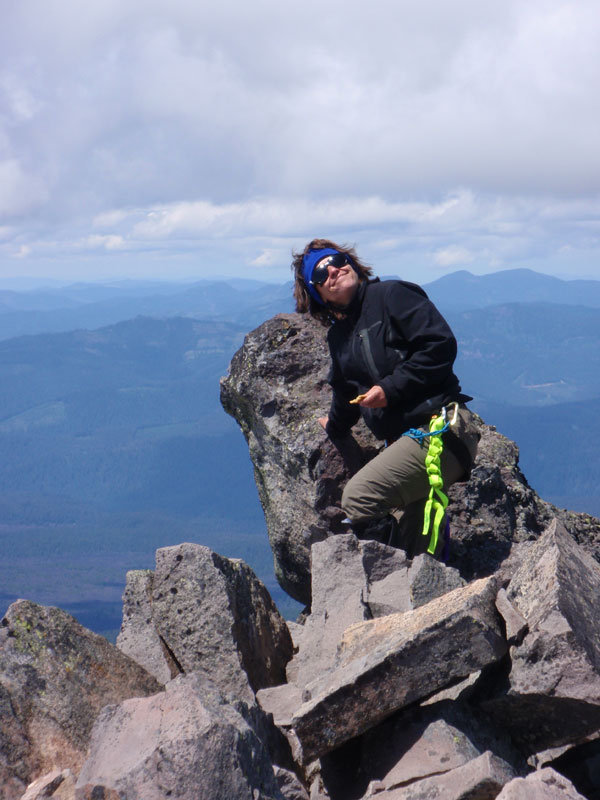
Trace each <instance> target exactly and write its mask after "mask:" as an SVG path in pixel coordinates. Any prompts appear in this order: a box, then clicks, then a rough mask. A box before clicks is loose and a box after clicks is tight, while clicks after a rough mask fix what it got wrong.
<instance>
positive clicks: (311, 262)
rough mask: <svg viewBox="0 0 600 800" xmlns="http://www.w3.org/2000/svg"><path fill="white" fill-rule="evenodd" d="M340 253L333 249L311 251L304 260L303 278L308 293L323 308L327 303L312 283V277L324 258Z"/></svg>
mask: <svg viewBox="0 0 600 800" xmlns="http://www.w3.org/2000/svg"><path fill="white" fill-rule="evenodd" d="M339 252H340V251H339V250H334V249H333V247H324V248H323V249H322V250H309V251H308V253H307V254H306V255H305V256H304V258H303V259H302V277H303V278H304V283H305V285H306V288H307V289H308V293H309V295H310V296H311V297H312V299H313V300H314V301H315V302H317V303H318V304H319V305H321V306H324V305H326V303H325V302H324V301H323V299H322V298H321V295H320V294H319V292H318V291H317V287H316V286H313V284H312V283H311V280H312V275H313V272H314V271H315V267H316V266H317V264H318V263H319V261H320V260H321V259H322V258H325V256H333V255H335V254H336V253H339Z"/></svg>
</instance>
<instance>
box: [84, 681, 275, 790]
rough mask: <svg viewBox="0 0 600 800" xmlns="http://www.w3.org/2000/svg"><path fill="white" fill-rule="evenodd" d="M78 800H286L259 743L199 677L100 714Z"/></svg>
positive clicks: (242, 721) (113, 707)
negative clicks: (134, 799)
mask: <svg viewBox="0 0 600 800" xmlns="http://www.w3.org/2000/svg"><path fill="white" fill-rule="evenodd" d="M76 797H77V800H96V798H113V797H114V798H115V800H117V798H143V799H144V800H163V798H165V797H174V798H175V797H176V798H178V800H196V799H197V798H199V797H206V798H211V800H232V798H236V800H255V798H257V797H260V798H262V799H263V800H282V795H281V793H280V790H279V786H278V782H277V780H276V778H275V774H274V771H273V765H272V763H271V760H270V757H269V754H268V752H267V750H266V749H265V747H264V746H263V744H262V742H261V741H260V739H259V738H258V737H257V735H256V733H255V732H254V730H253V729H252V727H251V726H250V725H248V723H247V721H246V720H245V719H244V717H243V716H242V715H241V714H240V713H239V712H238V711H236V709H235V708H233V706H231V705H229V704H228V703H226V702H225V701H224V699H223V698H222V696H221V695H220V694H219V692H218V691H217V690H216V689H215V688H214V687H213V686H211V684H210V683H209V682H207V681H206V680H205V679H203V678H202V677H201V676H200V675H198V674H192V675H185V676H180V677H178V678H175V679H174V680H173V681H171V682H170V683H168V684H167V687H166V691H165V692H162V693H161V694H158V695H155V696H154V697H149V698H144V699H134V700H126V701H124V702H123V703H120V704H119V705H111V706H107V707H106V708H105V709H104V710H103V711H102V713H101V714H100V716H99V717H98V720H97V722H96V724H95V726H94V730H93V733H92V738H91V746H90V755H89V758H88V759H87V761H86V762H85V764H84V765H83V768H82V770H81V773H80V775H79V780H78V782H77V788H76Z"/></svg>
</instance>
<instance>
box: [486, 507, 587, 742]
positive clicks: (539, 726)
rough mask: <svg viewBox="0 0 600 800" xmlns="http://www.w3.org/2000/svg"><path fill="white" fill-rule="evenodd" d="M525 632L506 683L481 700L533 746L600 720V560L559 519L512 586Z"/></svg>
mask: <svg viewBox="0 0 600 800" xmlns="http://www.w3.org/2000/svg"><path fill="white" fill-rule="evenodd" d="M507 594H508V598H509V600H510V601H511V602H512V603H513V604H514V605H515V607H516V608H517V610H518V611H519V612H520V613H521V614H522V615H523V617H525V619H526V620H527V624H528V633H527V634H526V635H525V637H524V638H523V641H522V643H521V644H519V645H516V646H514V647H512V648H511V650H510V657H511V668H510V674H509V676H508V682H509V685H508V688H507V690H506V691H505V692H503V693H502V694H501V695H500V696H498V697H495V698H491V699H490V700H488V701H486V702H485V703H484V706H485V708H487V709H489V710H490V711H491V712H492V713H493V714H494V716H495V717H496V718H497V719H498V721H499V722H501V724H503V725H505V726H506V727H507V728H509V729H510V730H511V731H512V735H513V736H514V737H515V739H517V740H518V741H520V742H521V744H522V745H523V746H524V747H526V748H528V749H529V751H530V752H536V750H543V749H546V748H549V747H557V746H559V745H563V744H566V743H568V742H570V741H577V740H581V739H582V738H583V737H584V736H586V735H589V734H591V733H593V732H595V731H597V730H598V729H599V728H600V565H598V564H597V563H596V562H595V561H594V559H593V558H591V557H590V556H588V555H587V553H585V552H584V551H583V549H582V548H581V547H578V546H577V545H576V544H575V542H574V541H573V539H572V538H571V537H570V536H569V535H568V533H567V531H566V530H565V528H564V527H563V526H562V525H561V524H560V523H559V522H558V521H556V520H555V521H554V522H553V523H552V524H551V525H550V526H549V528H548V530H547V531H546V533H545V534H544V535H543V536H542V537H541V538H540V540H539V541H538V542H536V544H535V545H534V546H533V547H531V549H530V550H529V553H528V557H527V559H526V561H524V563H523V564H522V566H521V567H520V569H519V570H518V572H517V573H516V575H515V576H514V578H513V579H512V581H511V582H510V585H509V587H508V592H507Z"/></svg>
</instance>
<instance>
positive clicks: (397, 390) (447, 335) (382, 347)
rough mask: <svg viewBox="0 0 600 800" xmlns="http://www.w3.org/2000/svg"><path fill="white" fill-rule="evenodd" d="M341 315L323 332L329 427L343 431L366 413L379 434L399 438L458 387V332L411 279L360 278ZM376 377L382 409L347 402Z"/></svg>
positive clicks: (458, 395) (458, 396)
mask: <svg viewBox="0 0 600 800" xmlns="http://www.w3.org/2000/svg"><path fill="white" fill-rule="evenodd" d="M345 313H346V316H345V317H344V318H343V319H340V320H337V321H336V322H335V323H334V324H333V325H332V327H331V328H330V330H329V332H328V336H327V340H328V342H329V350H330V353H331V371H330V374H329V383H330V384H331V386H332V388H333V399H332V402H331V409H330V411H329V423H328V425H327V433H328V434H329V435H330V436H332V437H333V438H335V437H337V436H343V435H345V434H347V433H348V432H349V431H350V428H351V427H352V426H353V425H354V424H355V423H356V422H358V419H359V417H360V415H361V413H362V415H363V418H364V420H365V422H366V424H367V425H368V427H369V428H370V429H371V431H372V432H373V433H374V434H375V436H376V437H377V438H378V439H396V438H398V437H399V436H400V435H401V434H402V433H404V431H406V430H407V429H408V428H411V427H418V426H419V425H423V424H426V423H427V422H428V421H429V419H430V417H431V415H432V414H433V413H435V412H436V411H439V410H440V409H441V407H442V406H443V405H444V404H446V403H450V402H451V401H453V400H459V401H461V402H464V401H466V400H470V399H472V398H470V397H467V396H466V395H463V394H461V391H460V384H459V382H458V378H457V377H456V375H455V374H454V372H453V371H452V366H453V364H454V359H455V358H456V339H455V338H454V335H453V334H452V331H451V330H450V327H449V326H448V323H447V322H446V320H445V319H444V318H443V317H442V315H441V314H440V313H439V311H438V310H437V308H436V307H435V306H434V305H433V303H432V302H431V301H430V300H429V298H428V297H427V295H426V293H425V292H424V291H423V289H421V288H420V287H419V286H417V285H416V284H414V283H408V282H406V281H396V280H392V281H380V280H379V279H378V278H376V279H375V280H371V281H368V282H366V283H361V284H360V285H359V287H358V290H357V292H356V295H355V296H354V299H353V300H352V302H351V303H350V305H349V306H348V308H347V309H345ZM375 384H378V385H379V386H381V387H382V389H383V391H384V392H385V396H386V398H387V402H388V404H387V406H386V407H385V408H376V409H369V408H362V407H360V406H358V405H350V403H349V402H348V401H349V400H351V399H352V398H354V397H356V395H358V394H362V393H364V392H366V391H368V390H369V389H370V388H371V387H372V386H374V385H375Z"/></svg>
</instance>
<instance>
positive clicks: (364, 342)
mask: <svg viewBox="0 0 600 800" xmlns="http://www.w3.org/2000/svg"><path fill="white" fill-rule="evenodd" d="M358 336H359V338H360V345H361V349H362V352H363V356H364V359H365V362H366V364H367V369H368V371H369V374H370V376H371V379H372V381H373V385H375V384H376V383H377V381H379V372H378V370H377V367H376V366H375V359H374V358H373V352H372V350H371V342H370V341H369V329H368V328H364V329H363V330H362V331H359V332H358Z"/></svg>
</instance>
